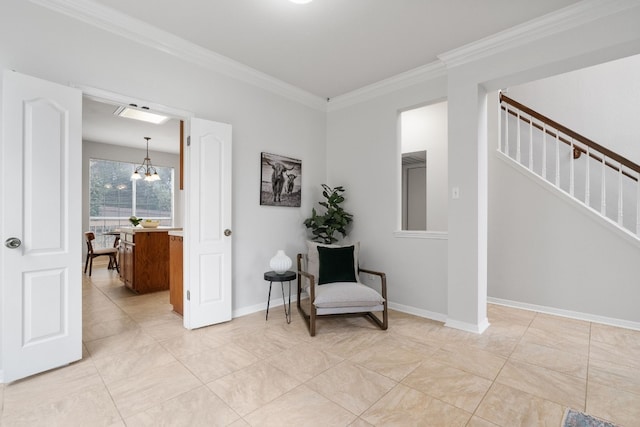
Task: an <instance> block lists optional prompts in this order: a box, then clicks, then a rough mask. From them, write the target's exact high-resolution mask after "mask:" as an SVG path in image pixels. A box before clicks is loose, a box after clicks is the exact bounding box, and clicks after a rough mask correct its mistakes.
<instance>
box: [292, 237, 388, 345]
mask: <svg viewBox="0 0 640 427" xmlns="http://www.w3.org/2000/svg"><path fill="white" fill-rule="evenodd" d="M359 247H360V245H359V243H357V244H355V245H352V246H336V245H323V244H318V243H315V242H308V249H309V251H308V253H307V255H303V254H298V256H297V267H298V286H297V293H298V294H297V295H298V301H297V306H298V311H299V312H300V314H301V315H302V317H303V318H304V319H305V321H306V323H307V327H308V328H309V334H310V335H311V336H315V334H316V320H317V319H318V318H319V317H325V316H338V315H347V314H361V315H363V316H367V317H368V318H369V319H371V320H372V321H373V322H374V323H375V324H377V325H378V326H379V327H380V329H382V330H386V329H387V327H388V313H387V279H386V275H385V274H384V273H382V272H378V271H373V270H368V269H363V268H360V267H359V265H358V252H359ZM360 273H367V274H370V275H373V276H377V277H378V278H379V282H380V292H378V291H376V290H375V289H373V288H372V287H369V286H367V285H365V284H363V283H361V282H360V280H359V274H360ZM303 290H304V291H305V292H306V293H307V294H308V295H309V306H308V312H307V311H305V309H304V308H303V307H302V305H301V294H302V291H303ZM375 312H382V319H380V316H379V315H376V314H374V313H375Z"/></svg>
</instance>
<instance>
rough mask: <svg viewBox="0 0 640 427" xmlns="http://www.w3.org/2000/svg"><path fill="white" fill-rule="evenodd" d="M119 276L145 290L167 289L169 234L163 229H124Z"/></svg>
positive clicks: (140, 289) (129, 284) (134, 288)
mask: <svg viewBox="0 0 640 427" xmlns="http://www.w3.org/2000/svg"><path fill="white" fill-rule="evenodd" d="M120 260H121V263H120V279H121V280H122V281H123V282H124V284H125V286H126V287H128V288H129V289H131V290H132V291H134V292H136V293H139V294H145V293H148V292H156V291H163V290H167V289H169V234H168V231H166V230H153V231H146V230H139V231H138V230H135V231H134V232H123V233H122V235H121V238H120Z"/></svg>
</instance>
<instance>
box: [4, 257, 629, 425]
mask: <svg viewBox="0 0 640 427" xmlns="http://www.w3.org/2000/svg"><path fill="white" fill-rule="evenodd" d="M266 290H267V288H266V287H265V298H266ZM83 293H84V299H83V313H84V325H83V334H84V335H83V336H84V358H83V360H82V361H79V362H77V363H74V364H72V365H70V366H68V367H65V368H61V369H57V370H53V371H50V372H47V373H44V374H40V375H37V376H34V377H32V378H28V379H25V380H22V381H18V382H15V383H13V384H9V385H4V386H3V385H0V402H1V406H0V408H1V417H0V425H2V426H31V425H33V426H44V425H46V426H72V425H78V426H122V425H127V426H160V425H164V426H200V425H201V426H214V425H216V426H217V425H220V426H223V425H225V426H226V425H230V426H304V425H308V426H355V427H364V426H372V425H373V426H447V427H449V426H474V427H475V426H509V427H511V426H542V425H549V426H559V425H560V421H561V418H562V415H563V412H564V410H565V408H567V407H572V408H574V409H577V410H582V411H586V412H588V413H590V414H592V415H594V416H597V417H600V418H604V419H607V420H610V421H613V422H615V423H618V424H620V425H624V426H640V332H638V331H631V330H625V329H620V328H614V327H610V326H604V325H600V324H594V323H589V322H582V321H577V320H571V319H565V318H560V317H554V316H549V315H545V314H540V313H534V312H529V311H523V310H516V309H511V308H506V307H502V306H498V305H490V306H489V320H490V322H491V324H492V326H491V327H490V329H489V330H487V331H486V332H485V333H484V334H483V335H473V334H469V333H465V332H462V331H458V330H454V329H450V328H445V327H443V326H442V324H440V323H438V322H434V321H430V320H426V319H422V318H419V317H414V316H410V315H407V314H403V313H399V312H393V311H392V312H391V313H390V322H389V323H390V326H389V330H388V331H386V332H385V331H380V330H379V329H377V328H376V327H375V326H374V325H373V324H371V323H370V322H368V321H367V320H365V319H363V318H342V319H324V320H321V321H319V323H318V335H317V336H316V337H314V338H311V337H310V336H309V334H308V333H307V329H306V326H305V324H304V322H303V321H302V319H301V317H300V315H299V314H298V313H297V311H295V310H294V313H293V320H292V322H291V324H287V323H286V322H285V319H284V314H283V312H282V307H274V308H273V309H272V310H271V312H270V316H269V320H268V321H267V322H265V320H264V312H260V313H255V314H253V315H249V316H245V317H241V318H237V319H234V320H233V321H231V322H228V323H225V324H221V325H216V326H211V327H208V328H204V329H201V330H196V331H187V330H185V329H183V328H182V326H181V318H179V317H178V316H176V315H175V314H173V313H172V312H171V308H170V305H169V304H168V293H167V292H161V293H154V294H149V295H143V296H135V295H133V294H131V293H130V292H129V291H127V290H126V289H124V288H123V287H122V285H121V283H120V282H119V280H118V279H117V277H116V275H115V273H114V272H111V271H108V270H106V269H105V268H100V267H98V268H95V269H94V274H93V277H92V278H91V279H89V278H88V277H86V276H85V278H84V284H83Z"/></svg>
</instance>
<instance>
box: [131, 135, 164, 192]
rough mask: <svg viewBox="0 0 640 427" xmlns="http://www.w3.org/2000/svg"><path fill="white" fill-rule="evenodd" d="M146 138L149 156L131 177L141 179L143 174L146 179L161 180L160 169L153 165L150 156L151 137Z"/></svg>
mask: <svg viewBox="0 0 640 427" xmlns="http://www.w3.org/2000/svg"><path fill="white" fill-rule="evenodd" d="M144 139H146V140H147V157H145V158H144V160H143V161H142V164H141V165H140V166H138V167H137V168H136V170H135V172H133V175H131V179H141V178H142V175H144V180H145V181H158V180H160V175H158V171H157V170H156V168H154V167H153V165H152V164H151V159H150V158H149V140H150V139H151V138H150V137H148V136H145V137H144Z"/></svg>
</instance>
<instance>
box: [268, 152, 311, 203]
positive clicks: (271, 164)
mask: <svg viewBox="0 0 640 427" xmlns="http://www.w3.org/2000/svg"><path fill="white" fill-rule="evenodd" d="M301 201H302V160H298V159H293V158H291V157H287V156H282V155H279V154H272V153H264V152H263V153H260V204H261V205H263V206H286V207H292V208H299V207H300V203H301Z"/></svg>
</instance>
